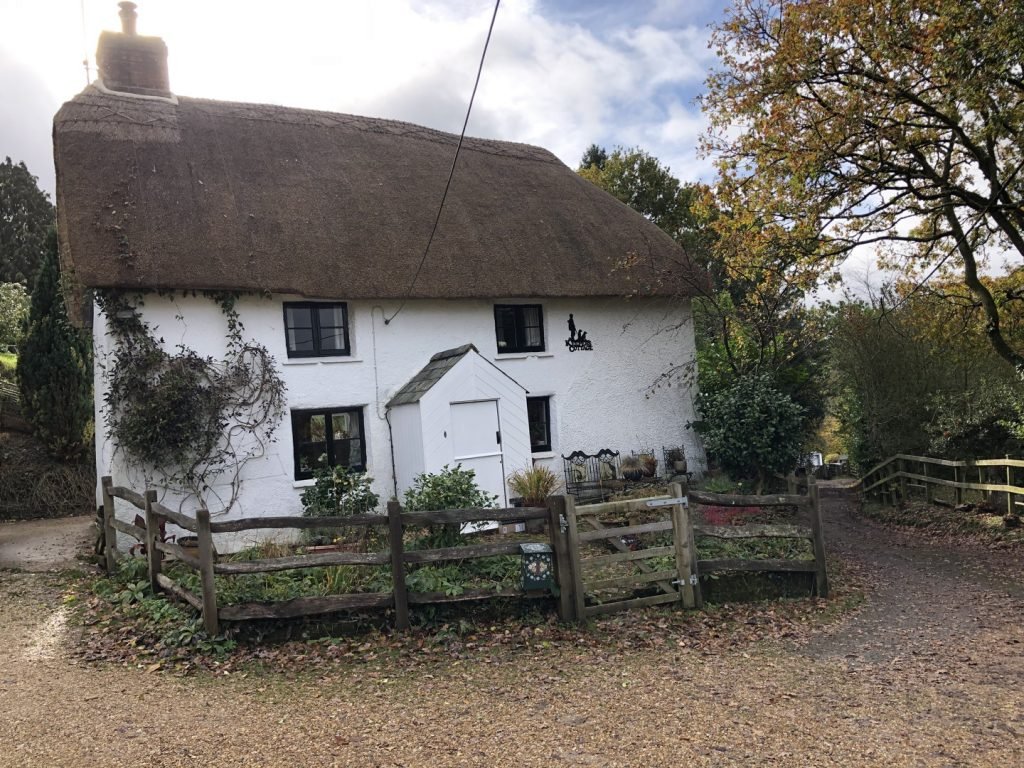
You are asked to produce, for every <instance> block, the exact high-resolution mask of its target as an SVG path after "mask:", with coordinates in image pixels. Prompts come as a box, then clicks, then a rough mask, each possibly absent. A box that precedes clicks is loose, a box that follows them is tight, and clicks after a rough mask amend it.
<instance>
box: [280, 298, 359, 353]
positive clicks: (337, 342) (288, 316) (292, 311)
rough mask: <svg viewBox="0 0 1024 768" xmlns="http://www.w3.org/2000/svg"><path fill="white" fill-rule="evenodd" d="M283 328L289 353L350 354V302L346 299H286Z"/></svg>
mask: <svg viewBox="0 0 1024 768" xmlns="http://www.w3.org/2000/svg"><path fill="white" fill-rule="evenodd" d="M284 332H285V341H286V342H287V345H288V357H326V356H328V355H348V354H351V352H350V350H349V344H348V305H347V304H345V303H344V302H322V301H303V302H286V303H285V305H284Z"/></svg>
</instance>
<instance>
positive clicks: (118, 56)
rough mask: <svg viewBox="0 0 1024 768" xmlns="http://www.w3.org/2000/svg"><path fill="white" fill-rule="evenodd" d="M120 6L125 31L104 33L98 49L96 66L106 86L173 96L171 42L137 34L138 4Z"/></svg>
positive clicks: (101, 35) (128, 91) (145, 94)
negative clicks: (169, 71)
mask: <svg viewBox="0 0 1024 768" xmlns="http://www.w3.org/2000/svg"><path fill="white" fill-rule="evenodd" d="M117 5H118V7H119V8H120V9H121V11H120V16H121V31H120V32H102V33H101V34H100V41H99V45H98V46H97V48H96V65H97V66H98V67H99V70H100V79H101V80H102V81H103V85H104V86H105V87H106V88H108V89H110V90H111V91H121V92H124V93H138V94H142V95H144V96H170V95H171V85H170V80H169V78H168V77H167V45H166V44H165V43H164V41H163V40H162V39H160V38H159V37H143V36H142V35H139V34H137V33H136V31H135V21H136V18H137V14H136V13H135V8H136V6H135V3H130V2H122V3H118V4H117Z"/></svg>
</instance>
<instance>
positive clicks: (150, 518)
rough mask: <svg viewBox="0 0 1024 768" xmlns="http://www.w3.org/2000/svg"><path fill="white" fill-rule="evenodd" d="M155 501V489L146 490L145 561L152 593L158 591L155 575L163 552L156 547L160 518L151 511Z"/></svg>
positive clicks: (160, 563)
mask: <svg viewBox="0 0 1024 768" xmlns="http://www.w3.org/2000/svg"><path fill="white" fill-rule="evenodd" d="M155 503H156V491H153V490H147V491H146V561H147V563H148V565H149V588H150V589H152V590H153V594H156V593H157V592H158V591H159V587H160V583H159V579H158V578H157V576H159V575H160V569H161V566H162V565H163V559H164V553H163V552H161V551H160V550H159V549H157V548H156V544H157V542H158V541H160V518H159V517H158V516H157V514H156V512H155V511H153V505H154V504H155Z"/></svg>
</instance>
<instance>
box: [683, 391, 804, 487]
mask: <svg viewBox="0 0 1024 768" xmlns="http://www.w3.org/2000/svg"><path fill="white" fill-rule="evenodd" d="M699 408H700V412H701V413H702V414H703V417H704V418H703V421H701V422H698V423H696V424H694V427H695V429H696V430H697V431H698V432H699V433H700V434H701V435H703V436H704V445H705V446H706V447H707V449H708V451H709V452H710V453H712V454H713V455H714V457H715V458H716V459H717V460H718V462H719V463H720V464H721V466H722V468H723V469H724V470H725V471H726V472H728V473H729V474H730V475H731V476H733V477H737V478H754V479H756V482H757V489H756V492H757V493H762V492H763V491H764V488H765V485H766V483H767V480H768V477H769V476H770V474H771V473H773V472H784V471H786V470H788V469H791V468H792V467H794V466H795V465H796V461H797V458H798V457H799V456H800V451H801V447H802V443H803V438H802V426H803V409H802V408H801V407H800V406H799V405H797V404H796V403H795V402H793V400H792V398H790V397H789V395H787V394H785V393H784V392H781V391H780V390H779V389H778V388H776V386H775V384H774V383H773V381H772V378H771V376H769V375H768V374H763V373H762V374H747V375H744V376H740V377H738V378H737V379H736V380H735V381H734V382H733V383H732V384H730V385H729V386H727V387H724V388H723V389H721V390H719V391H716V392H713V393H710V394H703V393H702V394H701V396H700V398H699Z"/></svg>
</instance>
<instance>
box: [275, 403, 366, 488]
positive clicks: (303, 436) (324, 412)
mask: <svg viewBox="0 0 1024 768" xmlns="http://www.w3.org/2000/svg"><path fill="white" fill-rule="evenodd" d="M363 434H364V433H363V409H362V408H328V409H319V408H318V409H315V410H303V411H292V440H293V445H294V450H295V479H296V480H308V479H309V478H311V477H313V473H314V472H315V471H316V470H318V469H325V468H327V467H347V468H348V469H351V470H353V471H355V472H365V471H366V441H365V439H364V436H363Z"/></svg>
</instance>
